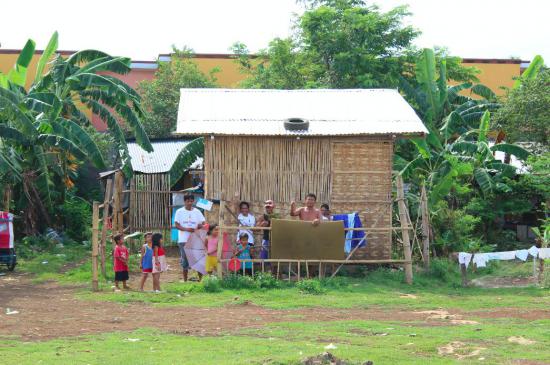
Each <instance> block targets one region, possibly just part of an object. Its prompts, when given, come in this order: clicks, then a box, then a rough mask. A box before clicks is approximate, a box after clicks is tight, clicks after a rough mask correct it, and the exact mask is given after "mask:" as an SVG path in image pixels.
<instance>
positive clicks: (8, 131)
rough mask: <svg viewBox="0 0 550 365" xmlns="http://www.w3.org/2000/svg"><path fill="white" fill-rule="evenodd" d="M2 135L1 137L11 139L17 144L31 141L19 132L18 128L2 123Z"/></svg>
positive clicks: (0, 133) (23, 144)
mask: <svg viewBox="0 0 550 365" xmlns="http://www.w3.org/2000/svg"><path fill="white" fill-rule="evenodd" d="M0 136H1V138H5V139H10V140H12V141H13V142H15V143H16V144H19V145H22V146H28V145H30V141H29V140H28V139H27V137H25V135H24V134H23V133H21V132H19V131H18V130H17V129H15V128H12V127H8V126H7V125H4V124H0Z"/></svg>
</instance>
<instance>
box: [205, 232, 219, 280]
mask: <svg viewBox="0 0 550 365" xmlns="http://www.w3.org/2000/svg"><path fill="white" fill-rule="evenodd" d="M219 233H220V229H219V228H218V225H217V224H213V225H211V226H210V227H209V228H208V236H207V237H206V239H205V240H204V246H205V247H206V272H207V273H208V274H212V273H213V272H214V271H215V270H216V267H217V266H218V234H219Z"/></svg>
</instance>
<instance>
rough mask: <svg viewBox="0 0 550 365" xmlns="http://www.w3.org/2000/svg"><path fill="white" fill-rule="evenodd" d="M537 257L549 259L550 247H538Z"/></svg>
mask: <svg viewBox="0 0 550 365" xmlns="http://www.w3.org/2000/svg"><path fill="white" fill-rule="evenodd" d="M539 259H550V248H539Z"/></svg>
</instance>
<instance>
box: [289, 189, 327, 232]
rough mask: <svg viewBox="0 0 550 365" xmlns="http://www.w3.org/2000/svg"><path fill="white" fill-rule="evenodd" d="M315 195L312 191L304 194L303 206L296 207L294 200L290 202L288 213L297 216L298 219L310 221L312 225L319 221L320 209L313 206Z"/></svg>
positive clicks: (315, 200) (315, 199)
mask: <svg viewBox="0 0 550 365" xmlns="http://www.w3.org/2000/svg"><path fill="white" fill-rule="evenodd" d="M316 202H317V196H316V195H315V194H313V193H309V194H307V195H306V201H305V207H301V208H298V209H296V202H294V201H293V202H292V203H290V215H291V216H292V217H299V218H300V220H302V221H306V222H311V223H312V224H313V225H314V226H316V225H318V224H319V222H321V211H320V210H319V209H317V208H315V203H316Z"/></svg>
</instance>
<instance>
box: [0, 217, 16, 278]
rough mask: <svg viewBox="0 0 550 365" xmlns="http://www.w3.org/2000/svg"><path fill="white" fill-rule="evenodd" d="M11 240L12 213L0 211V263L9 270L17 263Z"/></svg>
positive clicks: (12, 238) (12, 239)
mask: <svg viewBox="0 0 550 365" xmlns="http://www.w3.org/2000/svg"><path fill="white" fill-rule="evenodd" d="M13 241H14V237H13V214H11V213H8V212H0V264H4V265H6V266H7V267H8V270H9V271H13V269H15V265H17V255H16V254H15V245H14V242H13Z"/></svg>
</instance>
